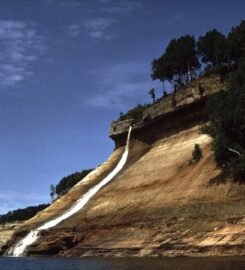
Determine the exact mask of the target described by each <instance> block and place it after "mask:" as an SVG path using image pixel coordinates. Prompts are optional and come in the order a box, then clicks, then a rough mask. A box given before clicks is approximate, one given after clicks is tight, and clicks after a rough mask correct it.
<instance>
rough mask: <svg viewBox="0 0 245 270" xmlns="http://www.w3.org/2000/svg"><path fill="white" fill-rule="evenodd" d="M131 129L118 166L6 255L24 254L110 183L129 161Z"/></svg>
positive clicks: (30, 233)
mask: <svg viewBox="0 0 245 270" xmlns="http://www.w3.org/2000/svg"><path fill="white" fill-rule="evenodd" d="M131 130H132V127H131V126H130V128H129V131H128V136H127V143H126V147H125V150H124V153H123V155H122V157H121V159H120V161H119V162H118V164H117V166H116V167H115V168H114V169H113V170H112V171H111V172H110V173H109V174H108V175H107V176H106V177H105V178H104V179H103V180H102V181H101V182H100V183H99V184H97V185H95V186H94V187H92V188H90V189H89V191H88V192H87V193H85V194H84V195H83V196H82V197H81V198H80V199H79V200H77V201H76V203H75V204H74V205H73V206H72V207H71V208H70V209H69V210H68V211H66V212H65V213H64V214H62V215H61V216H59V217H56V218H54V219H52V220H50V221H48V222H46V223H44V224H43V225H41V226H39V227H38V228H37V229H35V230H32V231H30V232H29V233H28V234H27V236H26V237H24V238H23V239H22V240H20V241H19V242H18V243H17V244H16V245H15V246H14V247H11V248H10V249H9V250H8V251H7V252H6V256H14V257H19V256H23V255H24V253H25V250H26V248H27V247H28V246H30V245H31V244H33V243H34V242H35V241H36V240H37V239H38V238H39V233H40V231H43V230H48V229H50V228H52V227H54V226H56V225H58V224H59V223H60V222H62V221H63V220H65V219H67V218H69V217H70V216H72V215H74V214H75V213H77V212H78V211H79V210H81V209H82V208H83V207H84V206H85V205H86V204H87V202H88V201H89V200H90V199H91V198H92V197H93V196H94V195H95V194H96V193H97V192H98V191H99V190H100V189H101V188H102V187H103V186H105V185H106V184H108V183H109V182H110V181H111V180H112V179H113V178H114V177H115V176H116V174H118V173H119V172H120V171H121V170H122V168H123V167H124V165H125V163H126V161H127V157H128V152H129V140H130V135H131Z"/></svg>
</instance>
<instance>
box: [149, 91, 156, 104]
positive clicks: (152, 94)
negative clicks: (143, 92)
mask: <svg viewBox="0 0 245 270" xmlns="http://www.w3.org/2000/svg"><path fill="white" fill-rule="evenodd" d="M148 94H149V95H150V96H151V98H152V102H153V103H154V102H155V101H156V94H155V89H154V88H152V89H151V90H150V91H149V92H148Z"/></svg>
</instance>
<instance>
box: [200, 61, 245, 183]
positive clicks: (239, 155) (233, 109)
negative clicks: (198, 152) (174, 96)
mask: <svg viewBox="0 0 245 270" xmlns="http://www.w3.org/2000/svg"><path fill="white" fill-rule="evenodd" d="M208 112H209V118H210V123H209V124H208V125H205V126H204V127H203V131H204V132H205V133H207V134H209V135H210V136H211V137H212V138H213V142H212V149H213V150H214V155H215V160H216V162H217V164H218V166H220V168H222V170H223V172H224V173H225V174H226V175H228V176H231V177H233V179H234V180H237V181H243V182H245V59H244V58H243V59H240V60H239V62H238V68H237V70H236V71H234V72H233V74H232V75H231V78H230V81H229V89H228V91H221V92H219V93H217V94H216V95H215V96H213V97H210V98H209V100H208Z"/></svg>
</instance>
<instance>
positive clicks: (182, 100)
mask: <svg viewBox="0 0 245 270" xmlns="http://www.w3.org/2000/svg"><path fill="white" fill-rule="evenodd" d="M221 89H225V85H224V84H223V83H221V81H220V77H219V76H217V75H211V76H208V77H202V78H199V79H196V80H193V81H192V82H191V83H190V84H189V85H187V86H186V87H184V88H181V89H180V90H178V91H176V92H175V93H172V94H168V95H167V96H163V97H162V98H161V99H160V100H158V101H156V102H155V103H153V104H152V105H150V106H149V107H147V108H146V109H145V110H144V112H143V116H142V119H141V120H140V121H138V122H137V123H134V119H132V118H131V119H125V120H117V121H113V122H112V123H111V127H110V132H109V136H110V137H111V138H112V139H116V138H117V137H118V136H121V135H122V134H125V133H127V131H128V128H129V126H130V125H131V124H134V129H140V128H142V127H143V126H145V125H147V124H149V123H151V122H152V121H157V120H158V119H160V118H162V117H163V116H166V115H169V114H172V113H174V112H176V111H178V110H181V109H184V108H186V107H189V106H190V105H191V104H194V103H197V102H200V101H201V100H203V99H204V98H205V96H208V95H212V94H214V93H216V92H218V91H220V90H221Z"/></svg>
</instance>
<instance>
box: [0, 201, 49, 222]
mask: <svg viewBox="0 0 245 270" xmlns="http://www.w3.org/2000/svg"><path fill="white" fill-rule="evenodd" d="M48 206H49V204H40V205H38V206H28V207H26V208H22V209H17V210H13V211H9V212H8V213H7V214H4V215H0V224H5V223H8V222H15V221H24V220H27V219H29V218H32V217H33V216H35V215H36V214H37V213H38V212H39V211H42V210H44V209H45V208H47V207H48Z"/></svg>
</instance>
